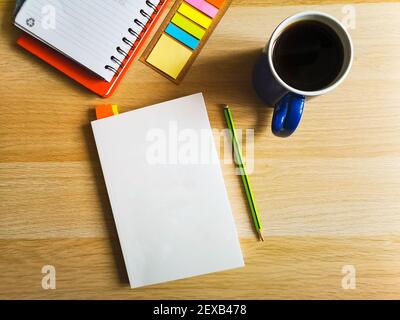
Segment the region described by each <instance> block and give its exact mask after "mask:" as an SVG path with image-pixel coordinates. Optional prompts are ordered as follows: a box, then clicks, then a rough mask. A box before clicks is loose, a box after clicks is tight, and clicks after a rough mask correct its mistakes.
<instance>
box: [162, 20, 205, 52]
mask: <svg viewBox="0 0 400 320" xmlns="http://www.w3.org/2000/svg"><path fill="white" fill-rule="evenodd" d="M165 32H166V33H168V34H169V35H170V36H171V37H173V38H175V39H176V40H178V41H180V42H182V43H183V44H184V45H186V46H188V47H189V48H191V49H193V50H194V49H196V47H197V46H198V45H199V42H200V41H199V40H198V39H196V38H195V37H193V36H192V35H190V34H189V33H187V32H186V31H184V30H182V29H181V28H179V27H177V26H176V25H174V24H172V23H170V24H169V25H168V27H167V28H166V29H165Z"/></svg>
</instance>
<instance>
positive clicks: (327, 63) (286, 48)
mask: <svg viewBox="0 0 400 320" xmlns="http://www.w3.org/2000/svg"><path fill="white" fill-rule="evenodd" d="M343 60H344V48H343V44H342V42H341V40H340V38H339V36H338V35H337V34H336V32H335V31H334V30H333V29H332V28H331V27H329V26H328V25H326V24H324V23H322V22H318V21H300V22H297V23H294V24H293V25H291V26H289V27H288V28H287V29H286V30H284V31H283V32H282V34H281V35H280V37H279V38H278V39H277V41H276V43H275V46H274V52H273V63H274V67H275V70H276V72H277V73H278V75H279V76H280V77H281V79H282V80H283V81H285V82H286V83H287V84H288V85H290V86H291V87H293V88H295V89H298V90H302V91H317V90H322V89H324V88H326V87H328V86H329V85H331V84H332V83H333V82H334V81H335V79H336V78H337V76H338V75H339V74H340V71H341V70H342V67H343Z"/></svg>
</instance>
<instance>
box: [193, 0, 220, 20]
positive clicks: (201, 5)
mask: <svg viewBox="0 0 400 320" xmlns="http://www.w3.org/2000/svg"><path fill="white" fill-rule="evenodd" d="M185 1H186V2H187V3H189V4H190V5H192V6H193V7H195V8H196V9H199V10H200V11H201V12H203V13H205V14H206V15H208V16H209V17H211V18H214V17H215V16H216V15H217V13H218V8H216V7H214V6H213V5H212V4H210V3H208V2H207V1H205V0H185Z"/></svg>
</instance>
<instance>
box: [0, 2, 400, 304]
mask: <svg viewBox="0 0 400 320" xmlns="http://www.w3.org/2000/svg"><path fill="white" fill-rule="evenodd" d="M348 5H351V6H352V7H351V8H353V9H354V10H355V11H354V12H355V13H356V25H355V28H354V29H351V30H350V33H351V35H352V37H353V40H354V46H355V61H354V67H353V69H352V72H351V74H350V76H349V78H348V79H347V80H346V82H344V83H343V85H341V86H340V87H339V88H338V89H337V90H336V91H335V92H333V93H330V94H328V95H326V96H323V97H319V98H317V99H313V100H311V101H310V102H309V103H308V104H307V106H306V110H305V114H304V119H303V121H302V123H301V126H300V128H299V129H298V131H297V132H296V133H295V135H294V136H293V137H291V138H290V139H280V138H276V137H274V136H273V135H272V133H271V131H270V121H271V113H272V111H271V109H269V108H266V107H265V106H263V104H262V103H261V102H260V101H259V100H258V98H257V97H256V95H255V94H254V92H253V89H252V86H251V81H250V75H251V69H252V66H253V65H254V62H255V61H256V59H257V56H258V55H259V53H260V50H261V48H262V47H263V46H264V45H265V43H266V41H267V39H268V37H269V35H270V34H271V32H272V31H273V29H274V28H275V26H276V25H277V24H278V23H279V22H280V21H282V20H283V19H284V18H285V17H287V16H289V15H291V14H294V13H296V12H299V11H302V10H308V9H313V10H314V9H315V10H321V11H324V12H327V13H330V14H333V15H335V16H336V17H338V18H339V19H343V17H344V13H343V12H344V11H343V10H344V9H343V8H344V6H348ZM13 6H14V1H12V0H0V26H1V37H0V57H1V58H0V70H1V71H0V72H1V86H0V298H2V299H17V298H21V299H28V298H37V299H46V298H50V299H53V298H61V299H83V298H104V299H107V298H110V299H153V298H156V299H159V298H160V299H161V298H166V299H168V298H182V299H188V298H192V299H194V298H206V299H207V298H216V299H219V298H232V299H246V298H254V299H266V298H275V299H278V298H298V299H307V298H314V299H316V298H323V299H327V298H346V299H359V298H395V299H398V298H400V293H399V292H400V105H399V102H400V90H399V88H400V25H399V23H398V21H399V18H400V4H399V3H396V2H385V3H382V2H380V3H371V2H370V1H369V3H361V2H360V1H356V2H352V3H345V2H343V1H334V0H326V1H314V0H305V1H294V0H289V1H278V0H266V1H262V0H254V1H252V0H234V1H233V5H232V7H231V8H230V9H229V10H228V12H227V14H226V16H225V17H224V18H223V20H222V21H221V23H220V25H219V26H218V28H217V29H216V31H215V32H214V34H213V36H212V37H211V39H210V40H209V42H208V43H207V44H206V46H205V48H204V50H203V51H202V53H201V55H200V56H199V58H198V59H197V61H196V62H195V64H194V65H193V67H192V68H191V70H190V72H189V74H188V76H187V77H186V79H185V81H184V82H183V83H182V84H181V85H179V86H176V85H174V84H172V83H171V82H170V81H168V80H166V79H165V78H163V77H161V76H160V75H159V74H157V73H156V72H154V71H153V70H151V69H150V68H148V67H147V66H145V65H144V64H142V63H140V62H137V63H135V64H134V65H133V67H132V69H131V70H130V71H129V73H128V75H127V77H126V78H125V79H124V81H123V82H122V84H121V86H120V88H119V89H118V90H117V92H116V94H115V95H114V96H113V97H112V98H111V99H108V100H107V101H106V102H109V103H116V104H119V105H121V111H129V110H133V109H136V108H140V107H143V106H146V105H150V104H154V103H157V102H162V101H165V100H169V99H173V98H177V97H180V96H183V95H188V94H192V93H196V92H203V93H204V95H205V98H206V102H207V108H208V112H209V115H210V120H211V124H212V126H213V127H214V128H216V129H223V128H225V123H224V119H223V113H222V112H221V106H220V105H221V104H222V103H228V104H230V106H231V108H232V111H233V113H234V116H235V121H236V123H237V126H238V127H239V128H242V129H247V128H253V129H255V143H254V146H255V162H254V172H253V173H252V175H251V179H252V184H253V188H254V193H255V197H256V200H257V202H258V207H259V209H260V212H262V219H263V222H264V226H265V230H264V234H265V239H266V241H265V242H264V243H260V242H258V241H257V240H256V236H255V234H254V231H253V229H252V224H251V218H250V215H249V211H248V209H247V206H246V201H245V197H244V196H243V191H242V190H243V188H242V185H241V181H240V178H239V177H238V176H236V175H235V173H234V168H233V166H232V165H223V171H224V176H225V181H226V186H227V189H228V193H229V197H230V201H231V204H232V208H233V213H234V218H235V222H236V224H237V227H238V232H239V236H240V239H241V245H242V249H243V253H244V257H245V262H246V267H245V268H242V269H239V270H233V271H228V272H223V273H218V274H211V275H207V276H202V277H197V278H192V279H187V280H181V281H176V282H172V283H166V284H162V285H157V286H152V287H148V288H141V289H138V290H131V289H129V286H128V283H127V276H126V272H125V270H124V265H123V260H122V254H121V250H120V248H119V244H118V238H117V235H116V232H115V225H114V221H113V219H112V213H111V209H110V205H109V202H108V198H107V194H106V190H105V185H104V180H103V176H102V173H101V169H100V164H99V160H98V156H97V153H96V148H95V144H94V140H93V136H92V133H91V129H90V127H89V122H90V121H91V120H93V119H94V112H93V110H94V106H95V105H96V104H99V103H104V101H103V100H101V99H100V98H98V97H96V96H94V95H93V94H91V93H90V92H88V91H86V89H84V88H82V87H80V86H79V85H77V84H75V83H74V82H72V81H71V80H69V79H68V78H66V77H64V76H63V75H61V74H59V73H58V72H57V71H55V70H53V69H52V68H51V67H49V66H48V65H46V64H45V63H43V62H41V61H39V60H38V59H36V58H34V57H32V56H31V55H30V54H28V53H26V52H24V51H23V50H22V49H20V48H18V47H17V46H16V45H15V40H16V37H17V35H18V31H17V30H16V29H15V28H14V27H13V26H12V12H13ZM347 9H348V7H347ZM44 265H53V266H55V268H56V271H57V289H56V290H48V291H47V290H43V289H42V286H41V281H42V277H43V275H42V273H41V271H42V267H43V266H44ZM346 265H350V266H353V267H354V269H355V271H356V278H355V279H356V288H354V289H345V288H343V286H342V281H343V277H344V276H345V274H343V273H342V268H343V266H346Z"/></svg>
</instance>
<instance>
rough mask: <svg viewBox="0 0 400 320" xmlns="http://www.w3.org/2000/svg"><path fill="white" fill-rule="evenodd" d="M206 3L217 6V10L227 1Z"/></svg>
mask: <svg viewBox="0 0 400 320" xmlns="http://www.w3.org/2000/svg"><path fill="white" fill-rule="evenodd" d="M206 1H207V2H209V3H211V4H212V5H214V6H216V7H217V8H221V7H222V5H223V4H224V2H225V0H206Z"/></svg>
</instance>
